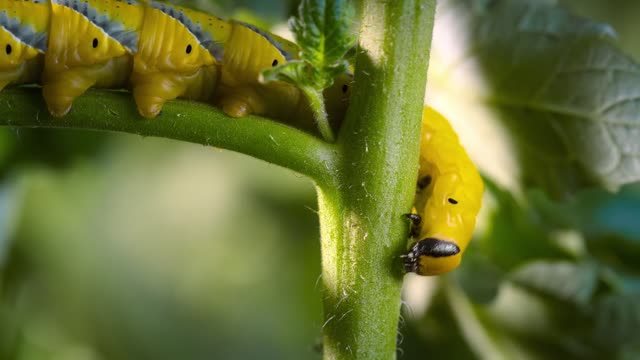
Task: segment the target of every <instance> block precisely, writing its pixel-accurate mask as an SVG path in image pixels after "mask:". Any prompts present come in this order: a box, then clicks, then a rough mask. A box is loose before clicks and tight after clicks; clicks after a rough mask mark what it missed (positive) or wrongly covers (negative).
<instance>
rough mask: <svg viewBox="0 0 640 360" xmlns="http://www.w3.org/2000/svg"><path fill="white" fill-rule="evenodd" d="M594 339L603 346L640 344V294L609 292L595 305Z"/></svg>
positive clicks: (613, 346)
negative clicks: (639, 335)
mask: <svg viewBox="0 0 640 360" xmlns="http://www.w3.org/2000/svg"><path fill="white" fill-rule="evenodd" d="M592 312H593V314H594V317H595V325H594V327H593V334H592V338H593V340H594V341H595V342H596V343H597V344H598V345H599V346H601V347H606V348H612V349H616V348H620V347H629V346H634V347H636V348H637V347H638V346H640V337H638V334H640V294H638V293H635V294H609V295H607V296H603V297H602V298H600V299H599V300H598V301H597V302H596V303H595V305H594V307H593V311H592Z"/></svg>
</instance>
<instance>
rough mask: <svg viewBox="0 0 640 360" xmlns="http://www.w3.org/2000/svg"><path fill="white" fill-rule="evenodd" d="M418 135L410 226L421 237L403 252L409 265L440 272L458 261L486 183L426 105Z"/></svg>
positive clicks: (424, 272)
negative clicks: (415, 214) (417, 166)
mask: <svg viewBox="0 0 640 360" xmlns="http://www.w3.org/2000/svg"><path fill="white" fill-rule="evenodd" d="M421 136H422V138H421V148H420V171H419V178H418V188H417V191H416V200H415V202H416V207H417V209H418V217H417V218H418V220H417V221H416V220H414V230H413V231H414V233H415V234H416V235H417V236H418V238H419V239H420V240H419V241H418V242H417V243H416V244H415V245H414V246H413V247H412V248H411V250H410V251H409V253H407V254H406V255H404V256H403V258H404V261H405V268H406V270H407V271H410V272H415V273H417V274H419V275H438V274H442V273H445V272H448V271H451V270H453V269H455V268H456V267H458V265H459V264H460V261H461V258H462V254H463V253H464V251H465V250H466V248H467V245H468V244H469V241H470V240H471V237H472V235H473V230H474V228H475V223H476V215H477V214H478V212H479V211H480V206H481V201H482V194H483V192H484V184H483V182H482V178H481V177H480V174H479V173H478V170H477V169H476V167H475V165H474V164H473V162H472V161H471V159H470V158H469V156H468V155H467V152H466V151H465V150H464V148H463V147H462V146H461V145H460V142H459V141H458V136H457V135H456V133H455V132H454V130H453V128H452V127H451V125H450V124H449V122H448V121H447V120H446V119H445V118H444V117H443V116H442V115H440V114H439V113H438V112H436V111H435V110H433V109H432V108H430V107H425V108H424V111H423V117H422V135H421Z"/></svg>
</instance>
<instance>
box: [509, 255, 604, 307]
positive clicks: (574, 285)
mask: <svg viewBox="0 0 640 360" xmlns="http://www.w3.org/2000/svg"><path fill="white" fill-rule="evenodd" d="M510 279H511V280H512V281H513V282H514V283H516V284H518V285H520V286H523V287H525V288H527V289H530V290H534V291H536V292H539V293H542V294H545V295H547V296H551V297H552V298H555V299H557V300H562V301H566V302H569V303H571V304H576V305H581V306H586V305H587V304H589V302H590V301H591V299H592V297H593V295H594V293H595V290H596V286H597V284H598V268H597V267H596V266H595V265H594V264H591V263H580V264H576V263H572V262H569V261H544V260H542V261H536V262H533V263H530V264H527V265H525V266H524V267H522V268H520V269H518V270H516V271H515V272H514V273H513V274H512V275H511V277H510Z"/></svg>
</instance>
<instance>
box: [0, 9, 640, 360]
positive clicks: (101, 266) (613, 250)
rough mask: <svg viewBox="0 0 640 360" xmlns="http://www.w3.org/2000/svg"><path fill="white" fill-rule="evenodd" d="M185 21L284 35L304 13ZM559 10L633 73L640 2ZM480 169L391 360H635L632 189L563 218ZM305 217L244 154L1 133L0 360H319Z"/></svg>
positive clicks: (310, 206)
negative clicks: (449, 255) (484, 187)
mask: <svg viewBox="0 0 640 360" xmlns="http://www.w3.org/2000/svg"><path fill="white" fill-rule="evenodd" d="M184 3H185V4H187V5H190V6H193V7H197V8H200V9H203V10H206V11H209V12H213V13H216V14H220V15H222V16H225V17H231V16H233V17H241V18H243V19H246V20H250V21H251V22H254V23H255V22H259V23H260V25H262V26H272V27H275V28H276V29H279V31H281V30H282V29H286V26H285V25H284V23H285V21H286V19H287V18H288V16H290V15H291V14H292V12H293V11H295V9H296V6H297V2H296V1H290V2H287V1H276V0H272V1H258V0H253V1H252V0H244V1H230V0H221V1H217V2H212V1H209V0H197V1H191V2H184ZM560 3H562V4H563V5H565V6H567V7H568V8H569V9H571V11H573V12H574V13H577V14H580V15H582V16H586V17H590V18H593V19H596V20H599V21H604V22H607V23H609V24H611V25H612V26H613V27H614V28H615V29H616V30H617V31H618V33H619V39H620V46H621V48H622V49H623V51H625V52H626V53H628V54H631V55H632V56H634V57H635V59H640V42H638V40H637V36H636V34H637V33H638V31H640V23H638V22H637V19H638V16H640V3H639V2H637V1H636V0H626V1H625V0H615V1H611V0H589V1H586V0H565V1H560ZM434 51H436V50H434ZM434 61H437V56H435V55H434ZM432 71H438V66H437V65H435V64H432ZM433 78H434V79H436V80H434V83H435V82H437V78H438V74H434V75H433ZM430 86H431V85H430ZM435 88H436V90H434V91H438V89H437V88H438V86H437V84H436V86H435ZM440 94H441V95H440V97H441V98H447V97H449V98H450V99H453V100H455V99H456V95H455V94H447V93H446V92H444V91H442V92H441V93H440ZM443 102H444V103H446V101H443ZM158 121H160V120H158ZM236 121H241V120H236ZM466 121H473V119H470V118H469V119H466ZM461 136H462V138H463V141H465V142H467V143H469V144H471V145H470V146H471V147H472V145H473V143H474V139H473V137H474V134H467V135H466V136H465V135H464V134H463V133H461ZM475 136H476V137H478V135H477V134H476V135H475ZM477 140H478V139H476V141H477ZM479 140H482V139H479ZM639 141H640V140H639ZM484 146H488V145H487V144H486V143H485V145H484ZM474 156H476V157H478V156H482V154H479V153H475V152H474ZM496 159H497V158H489V160H490V161H489V162H492V161H493V162H495V161H497V160H496ZM485 160H486V158H485ZM481 165H482V162H481ZM481 167H482V166H481ZM482 170H483V172H485V173H486V174H488V176H487V180H488V190H489V191H488V192H487V196H486V198H485V206H484V208H483V212H482V214H481V216H480V221H479V225H478V235H477V239H476V241H474V243H473V246H472V248H471V250H469V252H468V254H467V255H466V257H465V262H464V264H463V266H462V268H461V269H460V270H457V271H456V272H454V273H453V274H452V275H448V276H444V277H441V278H437V279H436V278H419V277H417V276H412V275H408V276H407V282H406V286H405V302H404V304H405V306H404V307H403V318H402V319H401V320H400V327H399V333H398V342H399V343H400V344H401V345H400V350H399V355H398V356H399V358H401V359H427V358H444V357H446V358H449V359H473V358H486V359H502V358H504V359H520V358H521V359H553V358H563V359H567V358H576V359H584V358H594V359H595V358H601V357H602V356H604V355H607V356H611V358H625V359H638V358H640V343H639V341H638V335H637V334H640V296H639V295H638V294H639V293H640V278H639V277H638V276H639V275H640V264H639V263H638V260H640V244H639V242H640V224H639V223H640V221H639V220H640V185H637V184H636V185H633V184H631V185H627V186H625V187H624V188H623V189H622V190H621V191H620V192H618V193H616V194H613V193H609V192H606V191H604V190H601V189H598V188H588V189H584V191H580V192H577V193H576V194H574V196H571V197H570V198H569V197H565V198H562V199H558V198H554V197H552V196H548V195H546V193H544V192H543V191H541V190H540V189H538V188H537V187H535V186H528V185H525V186H524V189H520V190H524V191H516V190H514V189H513V186H512V185H513V184H512V183H510V181H509V179H510V178H511V176H510V174H511V173H512V171H513V170H512V169H510V168H508V167H506V166H504V164H503V166H501V169H500V170H501V171H502V174H506V175H503V178H504V179H506V180H503V181H501V180H500V174H497V175H495V176H494V173H492V171H491V169H490V168H489V167H487V168H484V167H482ZM316 211H317V205H316V199H315V190H314V187H313V184H312V183H311V182H310V181H309V180H308V179H306V178H303V177H301V176H299V175H297V174H294V173H292V172H291V171H289V170H286V169H282V168H279V167H276V166H273V165H270V164H266V163H263V162H260V161H258V160H255V159H252V158H249V157H247V156H244V155H240V154H236V153H231V152H228V151H224V150H220V149H213V148H209V147H203V146H200V145H192V144H186V143H180V142H176V141H169V140H164V139H154V138H142V137H139V136H132V135H123V134H102V133H88V132H77V131H62V130H57V131H54V130H25V129H7V128H0V359H16V360H27V359H28V360H32V359H33V360H35V359H59V360H67V359H68V360H76V359H77V360H84V359H87V360H88V359H91V360H94V359H95V360H98V359H316V358H320V357H321V355H320V354H321V352H320V350H319V343H320V342H319V339H320V331H321V327H322V322H323V320H322V308H321V294H320V285H319V280H320V279H319V274H320V246H319V242H318V239H319V233H318V219H317V214H316ZM372 316H375V310H374V309H372Z"/></svg>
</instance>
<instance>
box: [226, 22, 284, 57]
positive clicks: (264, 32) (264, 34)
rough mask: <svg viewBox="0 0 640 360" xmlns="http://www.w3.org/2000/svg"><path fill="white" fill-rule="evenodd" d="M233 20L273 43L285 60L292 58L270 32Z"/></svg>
mask: <svg viewBox="0 0 640 360" xmlns="http://www.w3.org/2000/svg"><path fill="white" fill-rule="evenodd" d="M234 22H236V23H238V24H240V25H242V26H244V27H246V28H247V29H249V30H251V31H253V32H255V33H256V34H258V35H260V36H262V37H263V38H265V39H266V40H267V41H268V42H269V43H270V44H271V45H273V46H274V47H275V48H276V49H277V50H278V51H279V52H280V55H282V57H284V58H285V60H287V61H290V60H293V54H291V53H289V52H288V51H286V50H285V49H284V47H283V46H282V44H280V43H279V42H278V41H276V39H274V38H273V36H271V34H269V33H268V32H266V31H264V30H262V29H259V28H257V27H255V26H253V25H251V24H247V23H245V22H242V21H238V20H234Z"/></svg>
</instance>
